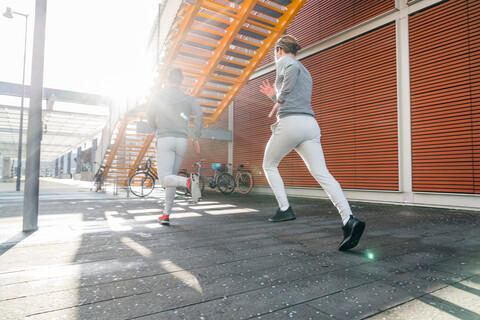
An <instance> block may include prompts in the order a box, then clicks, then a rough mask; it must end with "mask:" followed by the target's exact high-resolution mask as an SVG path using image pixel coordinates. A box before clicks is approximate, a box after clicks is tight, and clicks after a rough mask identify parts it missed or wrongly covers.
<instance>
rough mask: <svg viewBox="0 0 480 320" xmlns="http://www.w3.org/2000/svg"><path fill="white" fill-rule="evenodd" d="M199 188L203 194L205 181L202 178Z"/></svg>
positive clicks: (199, 181) (199, 180)
mask: <svg viewBox="0 0 480 320" xmlns="http://www.w3.org/2000/svg"><path fill="white" fill-rule="evenodd" d="M198 187H199V188H200V192H201V193H203V190H204V189H205V180H204V179H203V177H202V176H200V177H199V179H198Z"/></svg>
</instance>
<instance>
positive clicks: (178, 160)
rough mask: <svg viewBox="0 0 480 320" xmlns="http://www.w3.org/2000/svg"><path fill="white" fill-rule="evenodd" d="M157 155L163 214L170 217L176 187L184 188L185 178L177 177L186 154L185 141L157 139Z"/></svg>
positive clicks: (185, 184)
mask: <svg viewBox="0 0 480 320" xmlns="http://www.w3.org/2000/svg"><path fill="white" fill-rule="evenodd" d="M155 151H156V154H157V173H158V180H159V182H160V184H161V185H162V186H163V187H164V188H165V209H164V213H165V214H168V215H170V213H171V211H172V207H173V200H174V199H175V189H176V187H186V186H187V178H185V177H180V176H178V175H177V174H178V170H180V166H181V165H182V162H183V158H184V157H185V153H186V152H187V139H186V138H175V137H162V138H157V141H156V142H155Z"/></svg>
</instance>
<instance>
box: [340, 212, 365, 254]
mask: <svg viewBox="0 0 480 320" xmlns="http://www.w3.org/2000/svg"><path fill="white" fill-rule="evenodd" d="M342 230H343V240H342V243H340V247H338V250H340V251H345V250H348V249H352V248H354V247H356V246H357V244H358V242H359V241H360V238H361V237H362V234H363V230H365V222H364V221H361V220H358V219H357V218H355V217H354V216H352V215H350V219H348V222H347V224H345V225H344V226H343V227H342Z"/></svg>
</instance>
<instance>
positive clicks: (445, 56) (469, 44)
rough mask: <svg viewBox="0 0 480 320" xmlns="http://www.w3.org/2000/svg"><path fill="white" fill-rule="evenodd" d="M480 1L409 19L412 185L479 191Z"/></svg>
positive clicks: (423, 188)
mask: <svg viewBox="0 0 480 320" xmlns="http://www.w3.org/2000/svg"><path fill="white" fill-rule="evenodd" d="M479 21H480V2H478V1H467V0H456V1H447V2H444V3H441V4H439V5H437V6H436V7H434V8H431V9H429V10H425V11H422V12H419V13H417V14H414V15H412V16H411V18H410V65H411V68H410V70H411V104H412V164H413V190H414V191H432V192H457V193H477V194H478V193H480V141H479V136H480V100H479V96H480V90H479V89H480V87H479V81H480V78H479V72H480V68H479V66H480V45H479V39H480V22H479Z"/></svg>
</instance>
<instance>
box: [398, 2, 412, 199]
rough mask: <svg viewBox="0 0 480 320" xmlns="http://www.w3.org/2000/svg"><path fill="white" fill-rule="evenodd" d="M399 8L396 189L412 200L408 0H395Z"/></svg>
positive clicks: (405, 197) (404, 197)
mask: <svg viewBox="0 0 480 320" xmlns="http://www.w3.org/2000/svg"><path fill="white" fill-rule="evenodd" d="M396 7H397V9H398V10H400V15H399V18H398V19H397V20H396V21H395V23H396V44H397V99H398V102H397V103H398V165H399V168H398V173H399V191H400V192H402V193H403V201H404V202H408V203H410V202H413V193H412V189H413V188H412V124H411V105H410V48H409V47H410V46H409V29H408V9H409V8H408V4H407V0H397V1H396Z"/></svg>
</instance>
